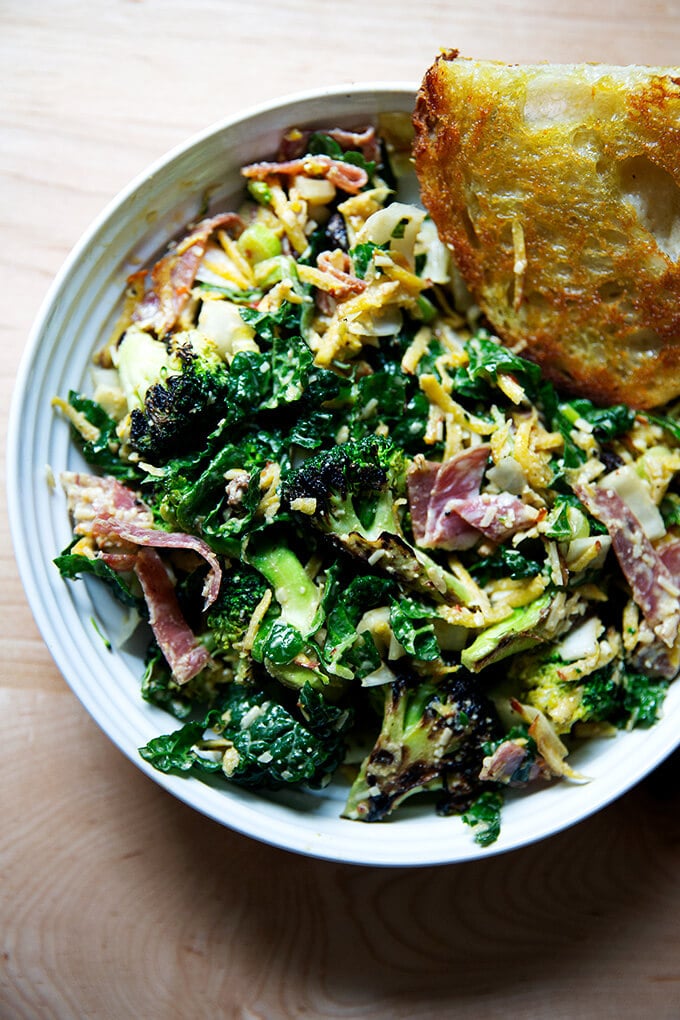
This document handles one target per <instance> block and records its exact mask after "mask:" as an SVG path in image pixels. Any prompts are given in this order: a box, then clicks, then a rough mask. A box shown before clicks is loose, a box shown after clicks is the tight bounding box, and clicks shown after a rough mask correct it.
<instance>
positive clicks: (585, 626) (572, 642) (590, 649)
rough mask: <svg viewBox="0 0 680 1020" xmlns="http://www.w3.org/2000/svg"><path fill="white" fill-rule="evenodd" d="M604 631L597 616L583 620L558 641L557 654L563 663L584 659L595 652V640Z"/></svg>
mask: <svg viewBox="0 0 680 1020" xmlns="http://www.w3.org/2000/svg"><path fill="white" fill-rule="evenodd" d="M603 630H604V626H603V624H602V621H601V620H599V619H598V618H597V616H591V617H590V618H589V619H588V620H584V621H583V623H580V624H579V625H578V626H577V627H574V629H573V630H570V631H569V633H568V634H567V636H566V637H565V638H564V639H563V640H562V641H560V643H559V644H558V646H557V652H558V654H559V656H560V658H561V659H563V660H564V662H576V660H577V659H585V658H587V656H589V655H593V654H594V653H595V652H596V651H597V639H598V638H599V636H600V634H601V633H602V631H603Z"/></svg>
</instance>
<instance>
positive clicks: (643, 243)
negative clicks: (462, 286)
mask: <svg viewBox="0 0 680 1020" xmlns="http://www.w3.org/2000/svg"><path fill="white" fill-rule="evenodd" d="M414 124H415V129H416V142H415V149H414V155H415V165H416V172H417V175H418V179H419V182H420V187H421V193H422V197H423V202H424V204H425V207H426V208H427V209H428V211H429V213H430V215H431V216H432V219H433V220H434V222H435V223H436V225H437V228H438V230H439V233H440V235H441V237H442V239H443V240H444V241H445V242H446V243H447V244H448V245H449V246H450V247H451V249H452V251H453V253H454V256H455V259H456V262H457V264H458V266H459V269H460V271H461V273H462V275H463V277H464V279H465V281H466V283H467V285H468V287H469V288H470V290H471V292H472V294H473V296H474V298H475V300H476V301H477V302H478V303H479V305H480V307H481V308H482V310H483V312H484V313H485V315H486V316H487V318H488V319H489V321H490V323H491V324H492V326H493V328H494V329H495V330H496V331H497V333H498V335H499V336H500V337H501V338H502V339H503V341H504V342H506V343H507V344H509V345H510V346H511V347H512V348H513V349H514V350H516V351H518V352H519V353H521V354H522V355H523V356H525V357H528V358H531V359H532V360H534V361H537V362H538V363H539V364H541V366H542V368H543V370H544V372H545V374H546V375H547V377H548V378H550V379H551V380H552V381H553V382H555V383H556V384H557V385H560V386H561V387H562V388H564V389H566V390H567V391H568V392H571V393H578V394H581V395H585V396H588V397H590V398H591V399H592V400H594V401H597V402H598V403H615V402H619V401H622V402H625V403H628V404H630V405H632V406H635V407H638V408H649V407H653V406H657V405H660V404H664V403H666V402H668V401H669V400H671V399H673V398H675V397H678V396H679V395H680V69H672V68H671V69H669V68H647V67H637V66H632V67H609V66H606V65H596V64H584V65H549V64H543V65H532V66H515V65H504V64H500V63H495V62H487V61H476V60H468V59H464V58H461V57H459V56H458V54H457V53H456V51H451V52H449V53H446V54H444V55H442V56H441V57H440V58H439V59H438V60H437V61H436V62H435V64H434V65H433V66H432V67H431V68H430V69H429V71H428V72H427V74H426V76H425V79H424V81H423V83H422V86H421V89H420V91H419V94H418V98H417V102H416V109H415V114H414Z"/></svg>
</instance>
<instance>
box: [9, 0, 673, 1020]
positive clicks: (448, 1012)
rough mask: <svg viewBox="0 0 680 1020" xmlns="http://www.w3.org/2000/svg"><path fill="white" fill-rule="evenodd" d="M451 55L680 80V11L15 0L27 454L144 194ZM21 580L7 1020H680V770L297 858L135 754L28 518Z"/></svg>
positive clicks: (13, 340)
mask: <svg viewBox="0 0 680 1020" xmlns="http://www.w3.org/2000/svg"><path fill="white" fill-rule="evenodd" d="M450 46H457V47H458V48H460V49H461V50H462V52H464V53H466V54H468V55H471V56H484V57H497V58H503V59H509V60H535V59H547V60H566V61H569V60H583V59H586V60H607V61H613V62H623V63H627V62H645V63H656V64H664V63H667V64H672V63H679V62H680V57H679V54H680V3H678V0H669V2H667V3H651V2H648V3H640V2H639V0H599V2H598V3H594V2H593V0H571V2H570V3H564V0H514V2H513V0H497V2H488V3H484V2H477V3H475V2H472V3H471V2H467V3H462V2H459V0H417V2H416V0H410V2H404V0H371V2H368V3H367V2H365V0H344V2H343V3H334V2H332V0H325V2H324V0H271V2H270V3H266V2H264V0H240V2H239V0H225V2H219V0H212V2H209V0H200V2H196V3H190V2H189V0H186V2H184V3H182V2H178V0H165V2H162V0H138V2H133V0H111V2H107V3H103V2H97V0H89V2H85V0H63V2H52V3H50V2H49V0H21V2H19V0H0V132H1V134H0V174H1V175H2V183H1V186H0V268H1V273H2V276H1V283H0V296H1V299H2V300H1V307H2V315H0V330H1V331H2V358H1V359H0V385H1V386H2V398H1V407H2V420H1V427H2V433H3V436H2V438H3V442H2V450H3V451H4V445H5V444H4V435H5V431H6V419H7V414H6V412H7V408H8V404H9V401H10V395H11V392H12V381H13V377H14V373H15V370H16V367H17V365H18V362H19V359H20V357H21V354H22V350H23V348H24V345H25V341H26V336H27V333H28V330H29V328H30V325H31V322H32V320H33V318H34V317H35V315H36V312H37V309H38V307H39V303H40V301H41V299H42V297H43V295H44V293H45V291H46V289H47V287H48V285H49V283H50V280H51V278H52V277H53V275H54V273H55V272H56V270H57V269H58V267H59V266H60V264H61V262H62V261H63V259H64V257H65V255H66V253H67V251H68V250H69V248H70V247H71V246H72V245H73V244H74V242H75V241H76V240H77V238H78V237H79V235H80V234H81V232H82V231H83V230H84V229H85V227H86V226H87V225H88V223H89V222H90V221H91V219H92V218H93V217H94V216H95V215H96V214H97V213H98V212H99V210H100V209H101V208H102V206H103V205H104V204H105V203H106V202H107V201H108V200H109V199H110V198H111V197H113V196H114V195H115V193H116V192H117V191H118V190H119V189H120V188H121V187H122V186H123V185H124V184H125V183H126V182H127V181H128V180H129V179H130V178H131V177H132V176H133V175H135V174H137V173H138V172H139V171H140V170H142V169H143V168H144V167H145V166H146V165H147V164H148V163H149V162H150V161H151V160H153V159H155V158H156V157H158V156H160V155H162V154H163V153H164V152H165V151H167V150H168V149H169V148H170V147H172V146H173V145H174V144H176V143H178V142H180V141H182V140H183V139H184V138H186V137H187V136H188V135H190V134H193V133H194V132H196V131H198V130H199V129H201V128H203V127H205V126H207V125H209V124H210V123H211V122H213V121H215V120H218V119H220V118H222V117H224V116H225V115H228V114H231V113H235V112H237V111H238V110H239V109H240V108H242V107H244V106H246V105H250V104H252V103H255V102H259V101H263V100H267V99H271V98H274V97H276V96H279V95H281V94H283V93H286V92H291V91H297V90H299V89H302V88H307V87H312V86H321V85H325V84H333V83H340V82H349V81H356V80H369V79H373V80H377V79H383V80H387V79H391V80H413V81H415V80H418V79H419V78H420V77H421V76H422V74H423V72H424V71H425V69H426V67H427V66H428V65H429V64H430V63H431V62H432V60H433V59H434V58H435V56H436V54H437V52H438V50H439V48H440V47H450ZM3 465H4V458H3ZM3 477H4V473H3ZM0 571H1V579H0V762H1V769H2V771H1V772H0V805H1V811H0V941H1V943H2V945H1V947H0V1018H1V1020H14V1018H25V1020H29V1018H30V1020H32V1018H39V1020H43V1018H88V1020H90V1018H97V1020H104V1018H106V1020H109V1018H111V1020H120V1018H128V1017H134V1018H141V1020H146V1018H149V1020H154V1018H156V1017H159V1018H160V1017H163V1018H167V1020H172V1018H176V1017H177V1018H182V1017H208V1016H209V1017H238V1018H243V1020H275V1018H283V1017H296V1018H297V1017H299V1018H321V1017H329V1018H331V1017H332V1018H383V1017H384V1018H388V1017H390V1018H393V1017H394V1018H407V1017H409V1018H410V1017H417V1018H430V1017H432V1018H439V1017H449V1016H454V1015H455V1016H456V1017H465V1018H467V1017H504V1018H507V1017H510V1018H514V1017H522V1018H525V1020H532V1018H544V1017H551V1018H554V1020H559V1018H581V1017H634V1018H637V1017H668V1018H671V1017H673V1018H675V1017H679V1016H680V920H679V918H680V758H679V757H677V756H676V757H675V758H674V759H671V760H670V761H669V762H667V763H666V764H665V765H664V766H663V767H662V768H661V769H659V770H658V771H657V773H656V774H654V775H652V776H651V777H650V778H649V779H648V780H647V781H645V782H643V783H642V784H641V785H640V786H639V787H638V788H637V789H635V790H633V791H632V792H631V793H629V794H628V795H627V796H626V797H624V798H623V799H622V800H620V801H619V802H618V803H616V804H614V805H613V806H611V807H610V808H608V809H607V810H605V811H603V812H601V813H600V814H599V815H598V816H596V817H594V818H592V819H590V820H588V821H586V822H584V823H583V824H581V825H580V826H578V827H577V828H575V829H573V830H571V831H568V832H565V833H563V834H561V835H558V836H556V837H553V838H552V839H550V840H547V841H546V842H544V843H542V844H541V845H538V846H534V847H530V848H528V849H525V850H522V851H519V852H515V853H513V854H510V855H506V856H503V857H498V858H492V859H490V860H488V861H486V862H483V863H475V864H471V865H465V866H458V867H443V868H433V869H422V870H414V871H408V870H401V869H398V870H379V869H367V868H361V867H350V866H340V865H334V864H330V863H324V862H316V861H312V860H307V859H303V858H298V857H295V856H293V855H289V854H287V853H285V852H282V851H278V850H275V849H271V848H268V847H264V846H260V845H258V844H256V843H255V842H252V841H250V840H249V839H247V838H244V837H241V836H238V835H235V834H233V833H231V832H229V831H228V830H226V829H223V828H221V827H219V826H218V825H216V824H215V823H213V822H211V821H208V820H206V819H204V818H202V817H200V816H198V815H196V814H194V813H193V812H192V811H191V810H190V809H189V808H187V807H185V806H183V805H182V804H180V803H176V802H175V801H174V800H173V799H171V798H170V797H169V796H168V795H167V794H166V793H164V792H163V791H162V790H160V789H159V788H158V787H156V786H155V784H153V783H151V782H149V781H148V779H146V777H144V776H143V775H142V774H141V773H139V772H138V771H137V770H136V769H135V768H134V767H133V766H132V765H131V764H130V763H129V762H128V761H127V760H126V759H124V758H123V756H122V755H121V754H120V753H119V752H118V751H117V750H116V749H115V748H114V747H113V746H112V745H111V744H110V743H109V741H108V740H107V738H106V737H105V736H104V735H103V734H102V733H101V732H100V731H99V729H98V728H97V727H96V725H95V724H94V723H93V722H92V721H91V719H90V718H89V717H88V716H87V715H86V714H85V712H84V711H83V709H82V708H81V707H80V705H79V703H78V702H77V700H76V698H75V697H74V696H73V695H72V694H71V692H70V690H69V689H68V688H67V686H66V684H65V683H64V681H63V680H62V678H61V677H60V675H59V674H58V672H57V670H56V668H55V666H54V665H53V663H52V661H51V659H50V656H49V653H48V651H47V649H46V648H45V647H44V645H43V644H42V641H41V639H40V636H39V634H38V632H37V630H36V628H35V625H34V624H33V621H32V617H31V613H30V610H29V608H28V605H27V603H26V600H25V597H24V594H23V591H22V589H21V586H20V582H19V579H18V576H17V572H16V568H15V566H14V561H13V556H12V550H11V546H10V540H9V530H8V523H7V518H6V513H5V511H4V506H3V509H2V516H1V518H0Z"/></svg>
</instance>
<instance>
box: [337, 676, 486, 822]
mask: <svg viewBox="0 0 680 1020" xmlns="http://www.w3.org/2000/svg"><path fill="white" fill-rule="evenodd" d="M497 733H498V723H497V719H496V716H495V712H494V709H493V706H492V705H491V704H490V702H488V701H487V699H486V698H485V697H484V696H483V695H482V694H481V693H480V692H479V690H478V688H477V687H476V686H475V684H474V682H473V681H472V680H471V679H470V678H468V677H456V678H455V679H451V680H447V681H444V682H442V683H440V684H435V683H432V682H431V681H423V680H421V679H420V678H418V677H416V676H414V675H407V674H402V675H400V676H399V677H398V678H397V680H396V681H395V682H394V683H392V684H390V685H388V686H387V687H386V690H385V711H384V717H383V724H382V729H381V731H380V735H379V737H378V740H377V742H376V744H375V746H374V748H373V750H372V751H371V752H370V754H369V755H368V757H367V758H366V759H365V760H364V762H363V764H362V766H361V768H360V770H359V774H358V776H357V778H356V780H355V782H354V784H353V786H352V789H351V790H350V793H349V797H348V800H347V805H346V807H345V812H344V815H345V817H346V818H352V819H356V820H358V821H367V822H375V821H380V820H381V819H383V818H385V817H386V816H387V815H389V814H390V812H391V811H393V810H394V808H395V807H397V806H398V805H399V804H400V803H401V802H402V801H403V800H404V799H405V798H406V797H409V796H411V795H412V794H414V793H418V792H420V791H424V790H438V791H443V793H442V795H441V800H440V805H439V810H440V812H441V813H443V814H452V813H460V812H461V811H464V810H465V809H466V808H467V807H468V806H469V804H470V803H471V802H472V800H473V799H474V797H475V795H476V793H477V792H478V791H479V779H478V777H479V773H480V770H481V767H482V761H483V758H484V748H485V746H486V745H487V744H488V742H489V741H490V740H492V739H493V738H494V737H495V735H496V734H497Z"/></svg>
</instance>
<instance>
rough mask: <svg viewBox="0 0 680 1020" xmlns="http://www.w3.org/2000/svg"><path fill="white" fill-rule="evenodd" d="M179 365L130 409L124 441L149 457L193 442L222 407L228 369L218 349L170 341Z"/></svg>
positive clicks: (156, 459)
mask: <svg viewBox="0 0 680 1020" xmlns="http://www.w3.org/2000/svg"><path fill="white" fill-rule="evenodd" d="M172 354H173V359H174V361H175V363H178V370H176V371H167V372H166V373H164V374H163V375H162V377H161V378H160V379H159V380H158V381H157V382H155V383H153V384H152V385H151V386H149V387H148V389H147V390H146V392H145V394H144V403H143V407H142V408H141V409H140V408H137V407H134V408H133V409H132V411H131V412H130V435H129V442H130V446H131V447H132V449H133V450H135V451H136V452H137V453H138V454H139V455H140V456H141V457H143V458H146V459H148V460H150V461H151V462H152V463H156V464H159V463H163V462H165V461H166V460H168V459H169V458H171V457H177V456H180V455H181V454H183V453H185V452H187V450H189V449H193V448H195V447H196V446H197V445H198V444H200V442H201V441H202V440H203V439H205V437H207V436H208V434H209V433H210V432H211V431H212V429H213V428H214V427H215V425H216V424H217V422H218V421H219V420H220V418H221V417H222V416H223V415H224V413H225V406H226V396H227V388H228V380H229V369H228V367H227V365H226V363H225V362H224V361H223V360H222V358H221V357H220V355H219V354H218V353H217V351H212V350H210V349H205V350H201V351H197V350H195V349H194V348H193V347H192V346H191V345H190V344H189V343H179V344H176V345H174V348H173V352H172Z"/></svg>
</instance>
